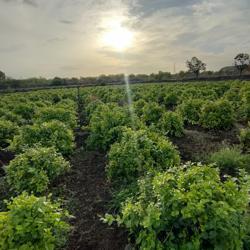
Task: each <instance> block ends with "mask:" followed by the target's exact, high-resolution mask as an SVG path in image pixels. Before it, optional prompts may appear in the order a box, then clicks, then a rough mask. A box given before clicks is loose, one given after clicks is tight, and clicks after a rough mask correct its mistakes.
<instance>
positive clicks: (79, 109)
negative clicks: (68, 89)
mask: <svg viewBox="0 0 250 250" xmlns="http://www.w3.org/2000/svg"><path fill="white" fill-rule="evenodd" d="M77 109H78V125H79V128H81V124H82V122H81V105H80V87H79V86H78V87H77Z"/></svg>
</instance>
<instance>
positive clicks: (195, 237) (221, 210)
mask: <svg viewBox="0 0 250 250" xmlns="http://www.w3.org/2000/svg"><path fill="white" fill-rule="evenodd" d="M194 104H195V105H196V104H197V107H199V102H196V101H195V102H194ZM209 105H210V106H209V108H208V106H205V107H207V109H208V111H206V112H208V113H210V114H211V115H210V116H209V119H208V120H207V122H209V123H210V124H212V125H211V126H213V127H214V126H215V125H214V123H213V121H214V120H221V121H223V122H221V124H224V125H225V126H224V125H223V128H226V127H227V128H228V127H230V126H231V125H232V121H233V120H231V118H230V117H231V115H232V112H231V111H232V109H231V106H230V105H231V104H230V103H229V102H228V101H224V100H219V101H217V102H215V103H210V104H209ZM89 107H91V112H89V114H90V116H89V126H88V127H89V129H90V137H89V139H88V146H91V147H92V148H96V149H101V150H105V151H108V164H107V166H106V172H107V178H108V180H109V181H110V182H111V183H112V185H113V187H114V189H115V190H116V192H115V194H116V196H115V197H114V202H117V203H116V204H115V206H116V210H115V211H117V209H118V212H116V214H113V215H111V214H107V215H106V216H105V218H104V219H103V220H104V221H105V222H107V223H110V224H112V223H114V222H115V223H117V224H118V225H120V226H123V227H125V228H127V230H128V231H129V233H130V236H131V240H132V243H133V244H134V245H136V247H137V248H139V249H197V250H198V249H232V250H233V249H242V248H243V247H247V246H248V244H249V233H250V232H249V228H247V227H248V225H247V223H248V221H249V215H248V211H247V210H248V198H249V195H248V190H249V177H248V175H247V174H246V173H245V171H244V170H240V169H241V168H245V169H248V170H249V168H248V163H249V162H250V158H249V156H248V155H242V154H241V151H240V150H237V149H224V151H223V150H222V151H220V152H218V153H216V154H214V155H212V156H211V157H210V159H209V161H210V162H211V163H208V164H204V165H201V164H191V163H189V164H186V165H182V164H181V163H180V157H179V153H178V151H177V150H176V148H175V147H174V145H173V144H172V143H171V142H170V141H169V140H168V139H167V138H166V137H165V135H169V136H173V135H175V136H176V135H177V134H174V132H172V133H169V131H178V129H176V130H174V129H172V128H178V127H180V126H179V125H180V124H183V122H182V121H179V122H178V119H179V117H180V115H179V112H166V111H164V110H163V109H162V107H161V106H159V105H158V104H157V103H154V102H145V101H144V100H139V101H137V102H136V103H135V105H134V111H135V113H129V109H128V108H127V107H126V106H125V107H119V106H118V105H116V104H109V103H107V104H104V103H102V102H100V101H97V100H94V102H93V103H90V104H89V105H88V106H87V110H88V108H89ZM182 107H183V106H182ZM184 110H185V109H184ZM214 110H216V112H214ZM218 110H220V112H218V113H217V111H218ZM182 111H183V110H182ZM188 112H189V111H188ZM188 112H187V113H188ZM191 113H192V112H191ZM196 114H197V113H196ZM196 114H194V120H195V119H197V120H199V121H200V120H201V117H202V116H200V113H198V115H197V116H198V118H196V117H197V116H195V115H196ZM228 114H229V115H228ZM227 115H228V116H227ZM187 117H188V115H187ZM213 117H214V118H213ZM205 119H207V117H206V116H205V115H204V117H203V120H205ZM163 120H165V123H163ZM169 123H170V124H171V126H168V124H169ZM163 124H164V126H163ZM173 124H178V125H175V126H173ZM162 127H163V128H162ZM169 127H170V128H171V129H172V130H171V129H169ZM216 127H218V128H220V129H221V128H222V127H220V126H218V125H216ZM163 131H168V133H164V132H163ZM242 133H243V132H242ZM232 152H233V153H234V154H232ZM236 156H237V158H235V157H236ZM230 157H231V158H230ZM214 163H216V164H217V165H214Z"/></svg>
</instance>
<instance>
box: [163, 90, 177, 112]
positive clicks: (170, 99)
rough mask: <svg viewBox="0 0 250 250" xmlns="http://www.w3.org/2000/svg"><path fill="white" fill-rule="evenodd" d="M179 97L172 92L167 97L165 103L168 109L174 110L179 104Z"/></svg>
mask: <svg viewBox="0 0 250 250" xmlns="http://www.w3.org/2000/svg"><path fill="white" fill-rule="evenodd" d="M179 98H180V97H179V96H178V93H177V92H171V93H168V94H166V95H165V97H164V100H163V103H164V105H165V106H166V108H169V109H171V108H173V107H175V106H176V105H177V104H178V102H179Z"/></svg>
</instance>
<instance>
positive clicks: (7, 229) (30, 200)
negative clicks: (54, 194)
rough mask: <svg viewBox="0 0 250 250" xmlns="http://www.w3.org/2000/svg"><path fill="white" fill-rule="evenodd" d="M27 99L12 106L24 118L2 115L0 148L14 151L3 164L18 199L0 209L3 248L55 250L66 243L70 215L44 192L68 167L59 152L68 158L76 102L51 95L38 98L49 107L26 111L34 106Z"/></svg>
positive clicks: (30, 96) (71, 149) (1, 243)
mask: <svg viewBox="0 0 250 250" xmlns="http://www.w3.org/2000/svg"><path fill="white" fill-rule="evenodd" d="M34 95H35V96H34V98H35V97H38V98H40V97H41V96H39V95H37V94H35V93H34ZM29 98H30V103H28V102H27V104H26V106H25V105H22V104H20V103H18V101H16V100H15V101H14V104H13V106H14V107H15V108H17V107H18V108H19V110H21V111H22V112H20V113H19V114H18V115H21V116H22V122H17V121H9V120H8V119H6V118H7V117H6V116H4V117H1V119H2V121H0V131H1V132H0V144H1V147H2V149H5V150H6V149H8V150H11V151H13V152H15V154H16V157H15V158H14V159H13V160H12V161H11V162H10V163H9V165H8V166H6V167H5V170H6V177H5V178H6V181H7V184H8V185H9V187H10V189H11V192H12V194H13V195H14V196H16V197H14V198H11V199H10V201H6V202H5V203H6V206H7V207H6V209H5V211H2V212H0V248H1V249H3V250H5V249H6V250H7V249H50V250H52V249H56V248H58V247H62V246H63V245H64V244H65V242H66V239H67V232H68V231H69V230H70V225H69V223H68V220H69V219H70V218H71V216H70V215H69V213H68V212H67V210H65V209H62V208H61V205H60V204H59V203H58V202H55V201H53V200H52V199H51V197H50V196H47V194H48V193H49V188H50V186H51V184H53V182H54V181H55V180H56V178H58V177H59V176H60V175H61V174H64V173H65V172H66V171H68V170H69V168H70V165H69V162H68V161H66V160H65V159H64V158H63V155H64V156H68V155H69V154H70V153H72V151H73V148H74V142H73V140H74V137H73V131H72V129H73V128H75V127H76V113H75V109H74V105H72V103H71V101H67V100H66V99H64V100H62V99H61V98H60V96H59V95H54V96H53V97H52V99H50V100H47V99H46V101H45V100H41V104H43V102H44V103H47V104H48V103H50V106H49V107H45V106H46V105H39V106H42V107H39V106H36V107H35V108H34V109H33V111H34V112H32V113H31V112H30V113H29V112H25V111H27V110H28V109H27V107H29V106H30V107H34V106H33V102H32V99H33V98H32V94H29ZM61 102H63V103H61ZM9 103H10V104H11V101H9ZM8 112H11V111H8ZM24 114H25V115H24ZM28 114H29V115H28ZM23 121H25V122H23ZM6 132H7V133H6ZM35 195H36V196H35ZM41 195H42V196H41ZM46 196H47V197H46Z"/></svg>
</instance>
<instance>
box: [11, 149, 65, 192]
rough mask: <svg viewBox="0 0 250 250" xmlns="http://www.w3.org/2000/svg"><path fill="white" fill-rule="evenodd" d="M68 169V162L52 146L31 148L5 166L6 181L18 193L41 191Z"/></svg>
mask: <svg viewBox="0 0 250 250" xmlns="http://www.w3.org/2000/svg"><path fill="white" fill-rule="evenodd" d="M68 169H69V163H68V162H67V161H65V160H64V158H63V157H62V156H61V155H60V154H59V153H57V152H56V150H55V149H54V148H32V149H28V150H27V151H25V152H24V153H23V154H19V155H18V156H17V157H16V158H15V159H14V160H12V161H11V162H10V164H9V165H8V166H7V167H6V173H7V182H8V183H9V185H10V186H11V188H12V189H14V190H15V191H16V192H18V193H21V192H23V191H27V192H28V193H32V192H33V193H35V194H37V193H43V192H44V191H46V190H47V188H48V186H49V184H50V183H51V182H52V181H53V180H55V179H56V178H57V177H58V176H59V175H60V174H62V173H64V172H65V171H67V170H68Z"/></svg>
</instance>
